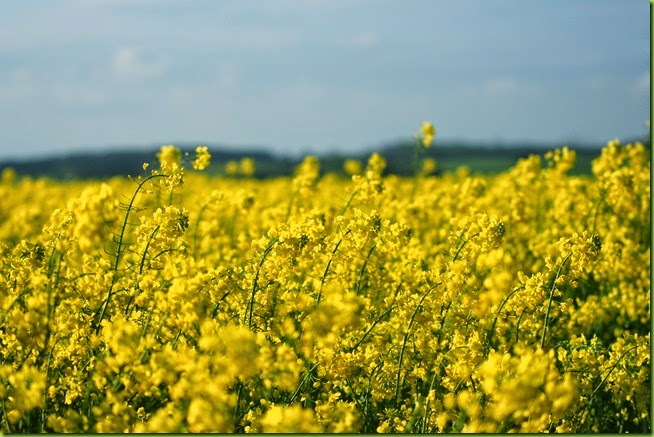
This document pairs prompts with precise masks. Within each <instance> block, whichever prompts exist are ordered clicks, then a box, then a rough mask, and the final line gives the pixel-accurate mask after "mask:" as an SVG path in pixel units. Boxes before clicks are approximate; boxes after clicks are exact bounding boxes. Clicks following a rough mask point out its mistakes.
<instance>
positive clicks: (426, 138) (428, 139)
mask: <svg viewBox="0 0 654 437" xmlns="http://www.w3.org/2000/svg"><path fill="white" fill-rule="evenodd" d="M435 136H436V129H434V125H433V124H431V123H429V122H428V121H423V122H422V129H421V130H420V139H421V140H422V145H423V146H425V147H427V148H429V147H430V146H431V143H432V142H433V141H434V137H435Z"/></svg>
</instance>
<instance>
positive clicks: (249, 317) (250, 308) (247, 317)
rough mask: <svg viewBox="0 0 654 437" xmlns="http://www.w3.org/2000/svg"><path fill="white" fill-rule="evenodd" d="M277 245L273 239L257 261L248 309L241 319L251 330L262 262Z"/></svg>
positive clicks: (275, 239)
mask: <svg viewBox="0 0 654 437" xmlns="http://www.w3.org/2000/svg"><path fill="white" fill-rule="evenodd" d="M275 243H277V238H274V239H273V240H271V241H270V243H268V246H267V247H266V249H265V250H264V252H263V255H262V256H261V259H260V260H259V265H258V266H257V272H256V274H255V275H254V281H253V283H252V295H251V296H250V301H249V302H248V309H247V310H246V313H245V317H244V318H243V323H245V321H246V320H247V321H248V327H249V328H250V329H252V311H253V309H254V295H255V294H256V292H257V285H258V281H259V272H260V271H261V267H262V266H263V262H264V261H265V260H266V257H267V256H268V254H269V253H270V251H271V250H272V248H273V246H274V245H275Z"/></svg>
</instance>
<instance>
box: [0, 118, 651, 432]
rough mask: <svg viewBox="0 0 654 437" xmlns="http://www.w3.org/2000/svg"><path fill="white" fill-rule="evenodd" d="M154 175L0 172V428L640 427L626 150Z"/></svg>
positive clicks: (644, 398) (643, 271) (640, 329)
mask: <svg viewBox="0 0 654 437" xmlns="http://www.w3.org/2000/svg"><path fill="white" fill-rule="evenodd" d="M433 135H434V132H433V131H431V133H430V130H429V129H423V133H422V140H423V142H418V143H417V144H418V145H419V146H428V145H429V144H430V143H431V140H432V138H433ZM159 161H160V162H159V164H158V165H153V166H152V167H156V168H155V169H151V168H148V166H147V165H144V173H143V175H142V176H139V177H133V178H114V179H111V180H106V181H102V182H100V181H98V182H89V181H86V182H83V181H74V182H56V181H51V180H41V179H39V180H33V179H29V178H22V179H17V178H15V176H14V175H13V174H12V173H11V171H9V170H7V171H5V172H4V173H3V178H2V182H0V199H2V201H1V202H0V275H1V277H0V432H3V433H9V432H42V431H46V432H52V431H56V432H61V431H66V432H124V431H128V432H140V431H144V432H158V431H167V432H186V431H189V432H208V431H216V432H294V431H300V432H311V431H322V432H435V431H438V432H458V431H472V432H548V431H549V432H627V431H629V432H650V431H651V415H650V410H651V401H650V398H651V379H650V331H651V328H650V322H651V319H650V247H651V226H650V158H649V151H648V150H647V149H646V148H645V147H644V146H643V145H641V144H639V143H635V144H629V145H622V144H620V142H619V141H617V140H614V141H611V142H609V143H608V145H607V146H606V147H605V148H604V149H603V151H602V153H601V156H600V157H599V158H597V160H595V161H594V163H593V174H592V175H590V176H571V175H569V174H568V173H569V170H570V169H572V168H573V166H574V161H575V153H574V151H572V150H569V149H567V148H563V149H557V150H554V151H552V152H550V153H548V154H546V155H545V156H542V157H541V156H531V157H529V158H526V159H523V160H521V161H519V162H518V163H517V164H516V165H515V166H514V167H513V168H511V169H510V170H508V171H506V172H503V173H501V174H497V175H494V176H484V177H481V176H475V175H471V174H469V173H468V172H467V171H466V170H465V169H460V170H459V171H457V172H454V173H445V174H442V175H438V176H433V175H430V174H429V173H430V172H431V171H433V170H434V168H435V163H434V162H433V161H428V162H426V163H425V165H423V169H426V171H422V172H421V171H417V172H416V176H415V177H412V178H400V177H396V176H392V175H391V176H385V175H384V173H383V171H384V167H385V161H384V159H383V158H382V157H381V156H379V155H377V154H373V155H372V156H371V157H370V159H369V161H368V163H367V165H359V164H357V163H356V162H353V161H349V162H348V163H347V170H348V171H349V172H350V173H352V176H351V177H348V178H345V177H343V176H339V175H336V174H327V175H323V176H321V175H320V163H319V161H318V160H317V159H316V158H312V157H307V158H306V159H305V160H304V161H303V162H302V164H301V165H299V166H298V168H297V169H296V172H295V174H294V175H293V176H292V177H290V176H289V177H286V178H278V179H272V180H265V181H259V180H255V179H252V178H250V177H246V176H244V175H241V176H239V175H235V176H223V177H208V176H206V175H205V174H204V173H201V172H199V171H198V170H202V169H204V168H205V167H206V166H207V165H209V161H210V156H209V154H208V152H207V150H206V148H202V147H199V148H198V149H197V151H196V154H195V156H184V155H183V154H182V153H181V152H180V151H179V150H178V149H176V148H174V147H172V146H164V147H163V148H162V149H161V152H160V154H159ZM234 165H235V164H234ZM234 165H232V166H233V167H234V168H233V169H232V170H233V171H231V173H238V171H237V170H238V168H237V166H236V167H235V166H234ZM252 165H253V163H252V162H248V163H247V166H246V167H248V168H249V170H252V169H253V167H252ZM246 170H247V169H246ZM249 170H248V171H244V172H243V173H245V174H247V173H249V174H251V173H252V171H249Z"/></svg>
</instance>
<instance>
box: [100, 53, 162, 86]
mask: <svg viewBox="0 0 654 437" xmlns="http://www.w3.org/2000/svg"><path fill="white" fill-rule="evenodd" d="M169 65H170V59H169V58H168V57H166V56H161V55H154V54H151V53H148V52H146V51H145V50H143V49H142V48H140V47H121V48H119V49H118V50H116V51H115V52H114V55H113V59H112V62H111V66H112V69H113V72H114V73H115V74H116V75H117V76H118V77H121V78H126V79H131V78H145V77H156V76H160V75H162V74H163V73H164V72H165V71H166V69H167V68H168V66H169Z"/></svg>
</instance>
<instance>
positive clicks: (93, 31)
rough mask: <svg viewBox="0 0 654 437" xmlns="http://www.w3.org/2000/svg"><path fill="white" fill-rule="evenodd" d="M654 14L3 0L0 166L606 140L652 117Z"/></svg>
mask: <svg viewBox="0 0 654 437" xmlns="http://www.w3.org/2000/svg"><path fill="white" fill-rule="evenodd" d="M649 37H650V36H649V2H647V1H644V0H548V1H536V0H456V1H455V0H402V1H400V0H239V1H227V0H186V1H185V0H172V1H171V0H40V1H38V0H20V1H19V0H3V1H2V2H0V159H7V158H29V157H34V156H42V155H50V154H57V153H62V152H67V151H73V150H74V151H80V150H105V149H107V148H108V147H109V146H124V147H126V146H141V147H150V146H152V145H156V144H168V143H172V144H176V143H177V144H179V143H192V144H195V143H198V144H199V143H212V144H214V143H218V144H228V145H232V146H239V145H242V146H246V145H257V146H268V147H269V148H270V150H273V151H281V152H288V153H292V154H298V153H316V152H320V151H329V150H335V151H346V152H347V151H353V150H362V149H367V150H369V149H374V148H375V147H379V146H380V145H382V144H386V143H388V142H390V141H394V140H397V139H403V138H410V137H411V135H413V134H414V133H415V132H416V131H417V130H418V129H419V126H420V123H421V122H422V121H423V120H430V121H433V123H434V124H435V126H436V128H437V130H438V136H437V141H438V139H439V138H442V139H465V140H470V141H495V140H500V141H506V142H509V141H524V142H528V141H544V142H551V143H559V142H562V141H572V140H584V141H599V142H606V141H608V140H610V139H612V138H615V137H620V138H624V137H631V136H633V135H644V134H645V133H646V132H647V128H646V126H645V122H646V121H647V120H649V118H650V112H649V100H650V97H649V96H650V71H649V70H650V67H649V65H650V64H649V59H650V53H649Z"/></svg>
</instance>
